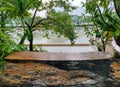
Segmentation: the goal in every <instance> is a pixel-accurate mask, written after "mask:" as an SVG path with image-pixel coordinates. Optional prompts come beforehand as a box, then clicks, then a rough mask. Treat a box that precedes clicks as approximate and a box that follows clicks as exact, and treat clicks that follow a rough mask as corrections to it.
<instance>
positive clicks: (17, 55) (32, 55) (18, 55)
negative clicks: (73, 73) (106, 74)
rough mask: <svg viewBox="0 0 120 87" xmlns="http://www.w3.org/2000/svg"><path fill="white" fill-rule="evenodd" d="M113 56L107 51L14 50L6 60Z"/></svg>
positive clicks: (63, 59) (82, 58) (57, 59)
mask: <svg viewBox="0 0 120 87" xmlns="http://www.w3.org/2000/svg"><path fill="white" fill-rule="evenodd" d="M110 58H112V56H111V55H110V54H107V53H105V52H96V51H95V52H81V53H52V52H26V51H25V52H14V53H12V54H10V55H8V56H7V57H6V58H5V59H6V60H35V61H69V60H73V61H82V60H102V59H110Z"/></svg>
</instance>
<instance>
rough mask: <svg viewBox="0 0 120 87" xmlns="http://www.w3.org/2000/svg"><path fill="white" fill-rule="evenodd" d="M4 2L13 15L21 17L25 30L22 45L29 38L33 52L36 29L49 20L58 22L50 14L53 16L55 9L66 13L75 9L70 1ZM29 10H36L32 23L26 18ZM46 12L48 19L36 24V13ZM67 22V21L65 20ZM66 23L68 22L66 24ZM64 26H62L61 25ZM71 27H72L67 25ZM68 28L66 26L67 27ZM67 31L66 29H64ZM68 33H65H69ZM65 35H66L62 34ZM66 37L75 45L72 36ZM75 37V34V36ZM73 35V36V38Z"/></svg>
mask: <svg viewBox="0 0 120 87" xmlns="http://www.w3.org/2000/svg"><path fill="white" fill-rule="evenodd" d="M3 2H5V4H6V6H7V7H9V8H10V7H11V9H7V10H8V11H10V12H11V13H14V14H16V16H19V17H20V19H21V22H22V25H23V29H24V36H23V38H22V40H21V42H20V43H21V44H22V43H23V42H24V40H25V38H26V37H28V40H29V43H30V46H29V50H30V51H33V31H34V28H36V27H37V26H38V25H40V24H41V23H42V22H43V21H48V20H52V21H56V20H54V19H51V18H50V16H51V15H49V14H51V13H52V14H53V13H54V12H55V13H56V11H55V7H62V8H63V10H64V11H65V12H68V11H71V10H73V9H75V7H74V6H71V5H70V3H69V0H66V1H65V0H50V2H49V3H47V2H46V3H43V2H42V0H34V1H33V0H4V1H3ZM29 9H35V11H34V14H33V16H32V17H31V21H30V22H29V21H28V20H27V18H26V14H28V10H29ZM43 10H46V11H47V17H46V18H42V19H40V20H38V21H37V22H35V18H36V13H37V12H38V11H40V12H41V11H43ZM63 21H65V20H63ZM64 23H66V22H64ZM63 25H64V24H63ZM24 26H27V28H25V27H24ZM61 26H62V25H61ZM67 26H70V25H67ZM65 27H66V26H65ZM63 29H66V28H63ZM68 31H72V33H74V32H73V30H70V29H69V30H68ZM68 31H64V32H68ZM62 34H64V33H62ZM64 35H65V36H66V37H68V38H69V39H70V40H71V42H72V43H73V40H74V37H75V36H74V37H73V38H71V36H70V35H69V36H68V34H64ZM73 35H74V34H73ZM73 35H72V36H73Z"/></svg>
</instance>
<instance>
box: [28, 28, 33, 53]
mask: <svg viewBox="0 0 120 87" xmlns="http://www.w3.org/2000/svg"><path fill="white" fill-rule="evenodd" d="M29 33H30V39H29V43H30V45H29V51H33V33H32V29H31V27H29Z"/></svg>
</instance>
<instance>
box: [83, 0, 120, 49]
mask: <svg viewBox="0 0 120 87" xmlns="http://www.w3.org/2000/svg"><path fill="white" fill-rule="evenodd" d="M113 3H114V4H115V5H114V6H115V7H113ZM118 4H119V0H113V1H112V0H96V1H95V0H90V1H88V0H86V3H84V5H83V6H84V7H85V8H86V13H89V14H90V16H91V17H92V21H93V25H94V26H93V28H92V29H91V31H90V32H93V34H94V35H95V34H96V33H98V34H99V35H100V38H101V42H102V47H103V51H105V47H106V44H107V40H108V39H109V37H111V36H116V35H120V33H119V32H118V31H119V30H120V18H119V16H117V15H119V14H118V10H117V9H119V6H118ZM87 31H88V30H87ZM90 32H89V33H90Z"/></svg>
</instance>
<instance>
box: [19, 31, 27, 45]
mask: <svg viewBox="0 0 120 87" xmlns="http://www.w3.org/2000/svg"><path fill="white" fill-rule="evenodd" d="M26 36H27V35H26V34H25V33H24V35H23V36H22V38H21V40H20V42H19V44H20V45H22V44H23V43H24V41H25V39H26Z"/></svg>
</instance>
